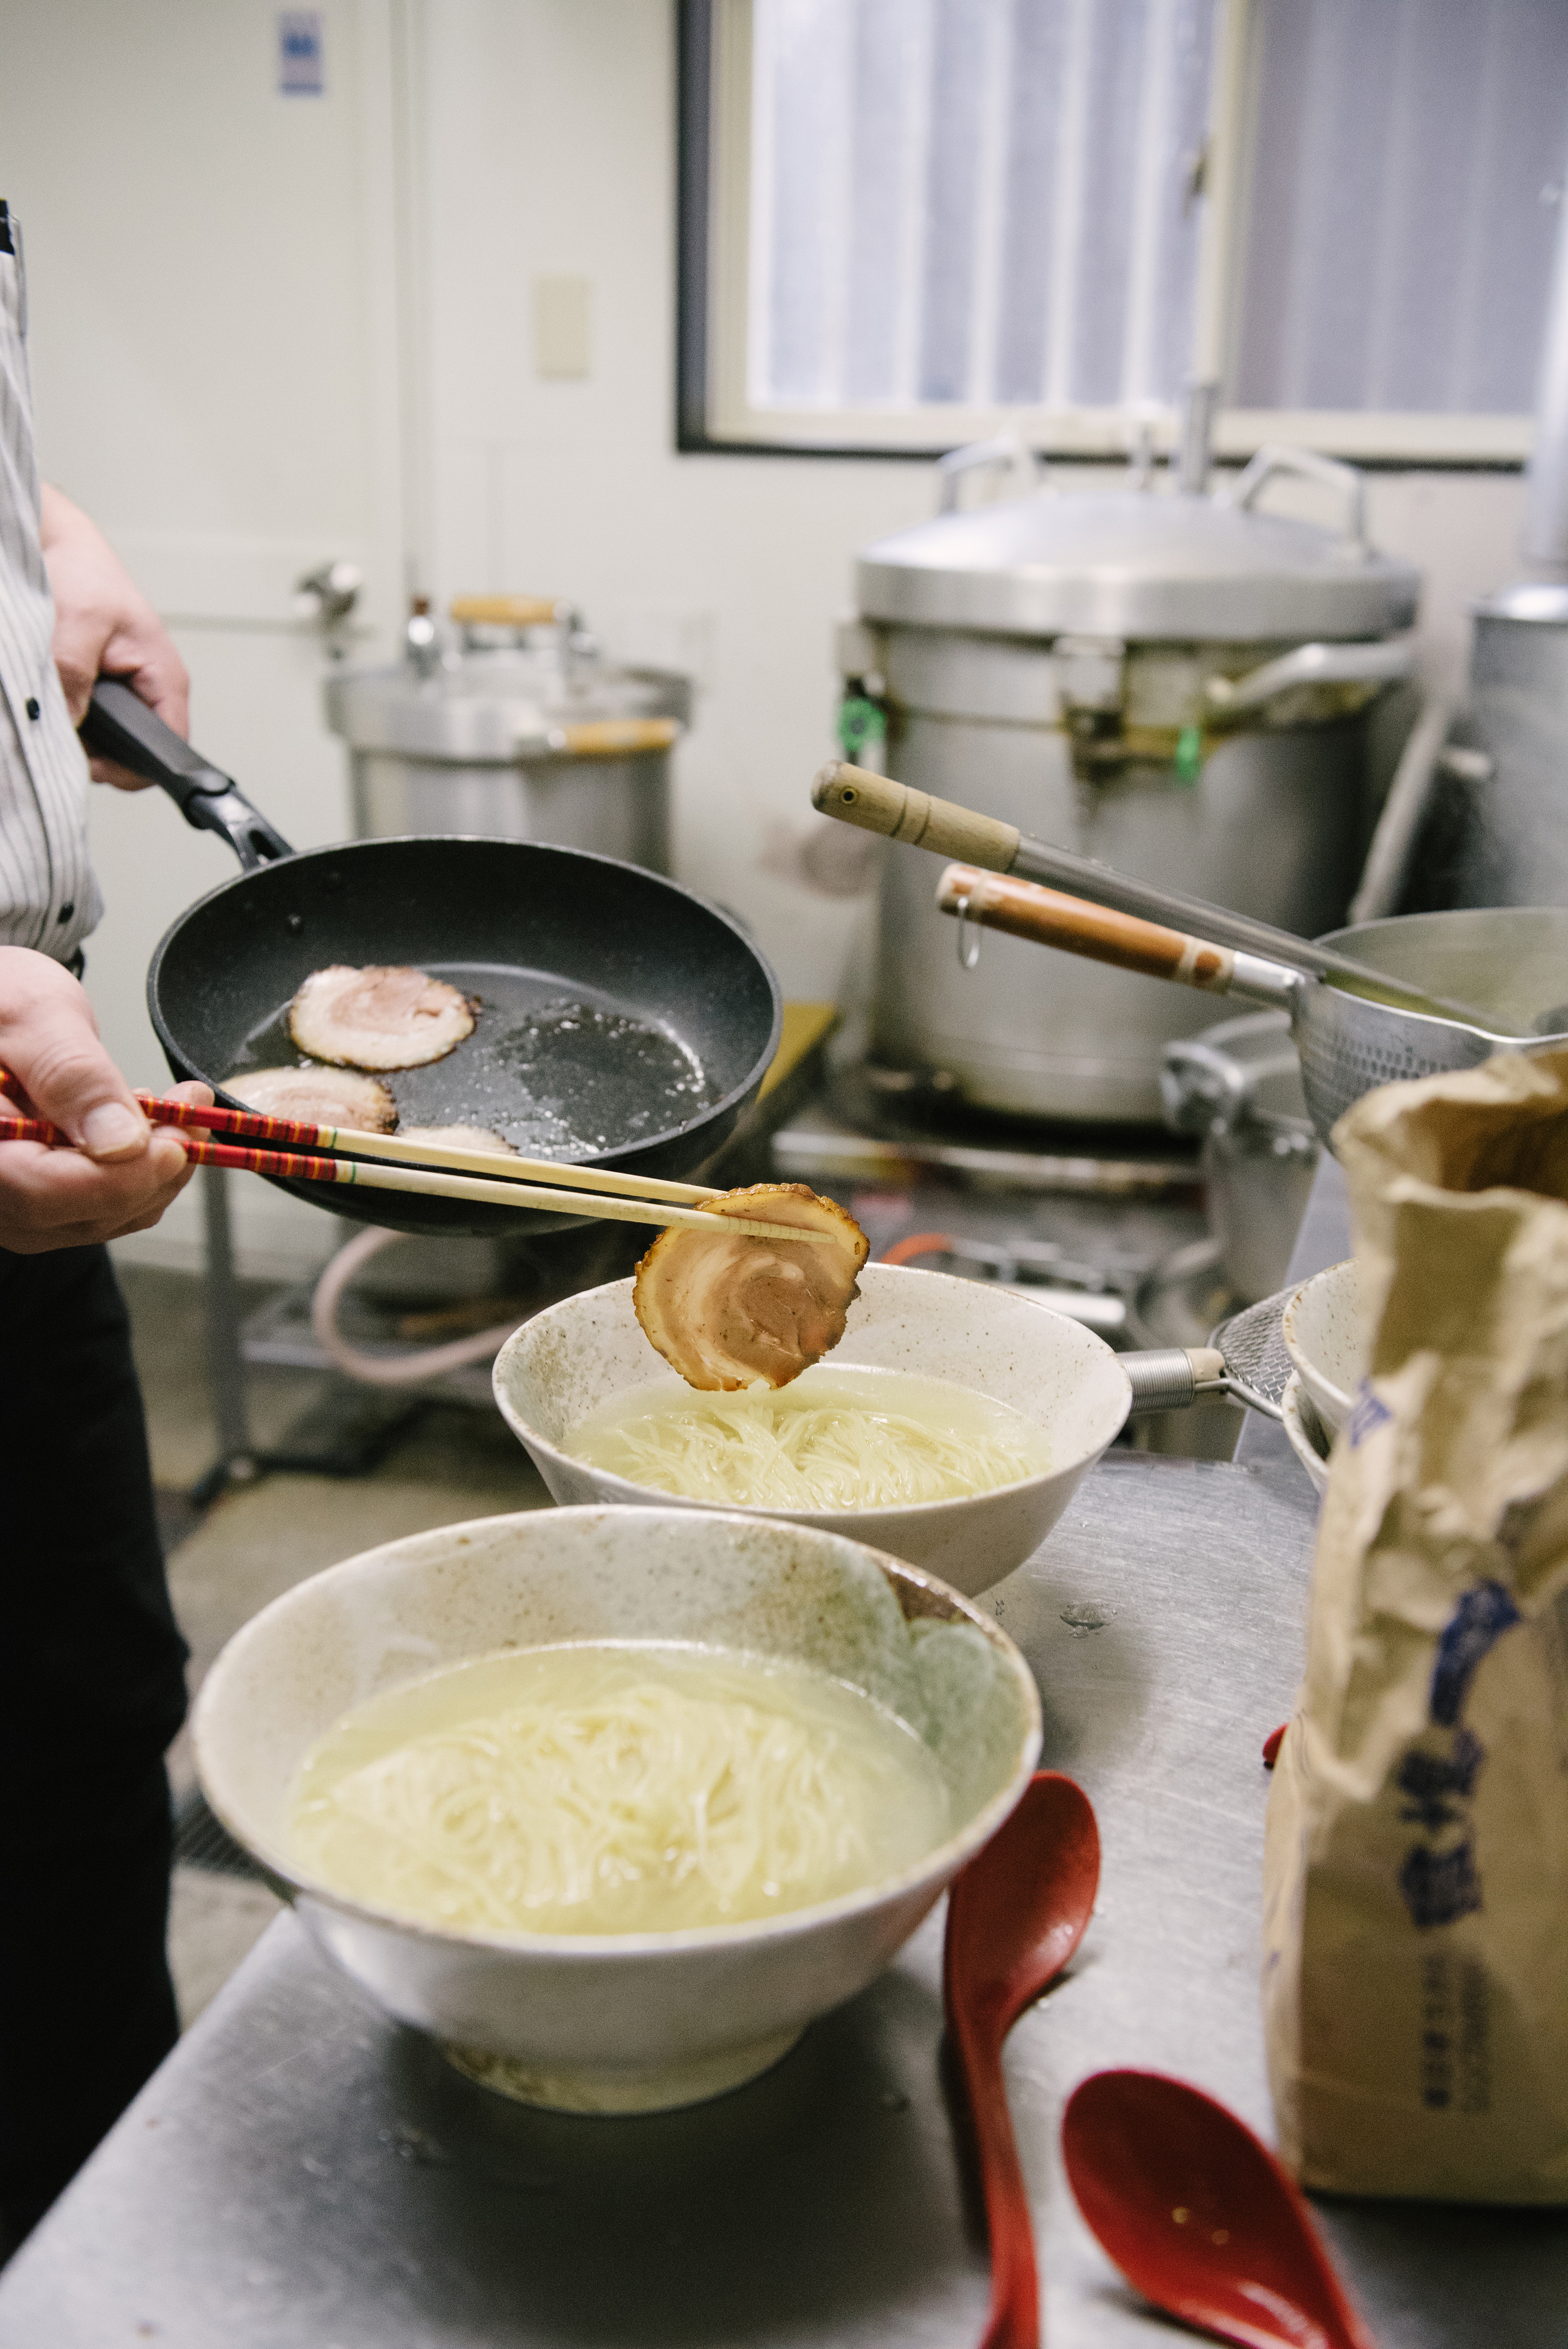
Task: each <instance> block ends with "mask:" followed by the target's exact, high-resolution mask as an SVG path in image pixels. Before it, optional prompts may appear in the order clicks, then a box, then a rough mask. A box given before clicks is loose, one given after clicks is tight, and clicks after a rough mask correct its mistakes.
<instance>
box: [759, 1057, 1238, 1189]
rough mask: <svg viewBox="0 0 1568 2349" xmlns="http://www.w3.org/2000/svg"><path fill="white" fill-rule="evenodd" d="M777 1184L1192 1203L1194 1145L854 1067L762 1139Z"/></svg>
mask: <svg viewBox="0 0 1568 2349" xmlns="http://www.w3.org/2000/svg"><path fill="white" fill-rule="evenodd" d="M773 1155H774V1165H775V1167H776V1169H777V1171H778V1173H779V1175H780V1176H782V1177H783V1178H785V1179H786V1180H789V1181H797V1182H803V1181H809V1180H810V1172H809V1171H808V1170H812V1171H814V1172H815V1173H817V1174H821V1175H824V1176H826V1177H828V1178H829V1179H835V1178H836V1179H837V1180H839V1181H841V1182H843V1181H849V1182H851V1183H876V1184H888V1185H894V1184H904V1185H907V1184H909V1183H912V1182H914V1181H917V1180H919V1179H920V1178H921V1176H922V1175H923V1174H926V1173H929V1174H930V1175H931V1176H932V1177H933V1178H934V1179H935V1180H937V1181H939V1182H943V1183H945V1184H947V1185H951V1186H953V1187H955V1188H959V1189H964V1190H969V1191H976V1192H1002V1193H1012V1194H1020V1195H1023V1194H1030V1193H1033V1194H1037V1195H1042V1196H1044V1195H1049V1194H1052V1193H1055V1194H1057V1195H1063V1196H1073V1195H1078V1196H1088V1197H1099V1198H1106V1199H1171V1200H1182V1199H1185V1200H1188V1201H1191V1200H1192V1199H1195V1197H1196V1186H1197V1183H1198V1179H1199V1178H1198V1159H1197V1143H1196V1142H1192V1143H1189V1142H1188V1140H1187V1138H1186V1137H1185V1136H1182V1135H1178V1134H1171V1133H1165V1132H1164V1131H1163V1130H1161V1129H1159V1128H1155V1129H1152V1130H1149V1129H1145V1128H1141V1127H1137V1126H1133V1127H1127V1126H1082V1125H1069V1124H1065V1123H1058V1124H1046V1123H1040V1122H1039V1121H1037V1120H1035V1119H1029V1118H1009V1117H1002V1116H999V1115H997V1114H996V1113H995V1112H991V1111H988V1110H977V1109H975V1108H974V1107H973V1106H971V1105H970V1104H969V1103H967V1102H964V1101H962V1100H961V1099H959V1098H958V1097H957V1095H956V1093H955V1092H954V1087H953V1085H952V1084H951V1082H949V1083H947V1084H944V1083H943V1082H942V1074H941V1071H934V1072H933V1071H904V1070H890V1069H886V1068H882V1067H878V1066H875V1065H874V1064H869V1063H861V1064H860V1065H857V1066H852V1067H850V1068H848V1069H844V1070H841V1071H839V1072H838V1073H837V1075H836V1076H835V1077H834V1078H833V1080H832V1081H831V1082H830V1085H829V1087H828V1089H827V1091H826V1092H824V1093H823V1094H822V1095H821V1097H820V1099H819V1100H818V1101H816V1102H812V1103H811V1105H810V1108H809V1109H808V1110H806V1111H804V1112H802V1113H801V1114H800V1116H799V1117H798V1118H796V1119H794V1120H792V1121H791V1122H790V1123H789V1124H788V1125H786V1126H785V1127H783V1129H782V1130H781V1131H780V1132H779V1133H777V1134H776V1135H775V1136H774V1142H773Z"/></svg>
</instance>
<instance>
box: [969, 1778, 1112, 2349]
mask: <svg viewBox="0 0 1568 2349" xmlns="http://www.w3.org/2000/svg"><path fill="white" fill-rule="evenodd" d="M1098 1886H1099V1828H1098V1827H1097V1826H1096V1825H1095V1819H1094V1812H1093V1811H1092V1810H1091V1808H1090V1807H1089V1800H1088V1795H1086V1794H1085V1793H1084V1792H1083V1790H1082V1788H1081V1787H1079V1786H1075V1785H1074V1784H1073V1782H1072V1780H1071V1779H1070V1778H1064V1777H1062V1776H1061V1775H1059V1774H1058V1773H1057V1771H1055V1770H1041V1771H1039V1772H1038V1773H1037V1775H1036V1776H1035V1777H1033V1778H1032V1779H1031V1780H1030V1781H1029V1785H1028V1787H1027V1790H1026V1793H1025V1795H1024V1799H1023V1801H1022V1802H1021V1803H1020V1804H1019V1805H1018V1807H1017V1809H1016V1811H1015V1812H1014V1813H1013V1816H1012V1817H1011V1818H1010V1819H1009V1820H1008V1821H1007V1823H1006V1826H1003V1827H1001V1828H1000V1829H999V1830H998V1831H997V1833H996V1834H995V1835H994V1836H993V1837H992V1838H991V1840H990V1842H989V1843H988V1844H987V1845H986V1846H985V1850H984V1851H982V1852H980V1853H979V1854H977V1856H976V1857H975V1858H974V1859H972V1860H971V1861H970V1863H969V1865H968V1867H967V1868H965V1869H964V1870H963V1872H962V1874H961V1875H959V1876H958V1877H957V1878H955V1879H954V1886H953V1891H952V1894H951V1896H950V1898H949V1901H948V1909H947V1941H946V1947H945V1949H944V1953H943V1970H942V1994H943V2002H944V2007H945V2009H946V2014H947V2031H948V2036H949V2037H950V2039H951V2040H952V2042H953V2045H954V2050H955V2051H956V2053H957V2056H958V2061H959V2064H960V2066H961V2068H962V2071H963V2075H964V2085H965V2090H966V2091H967V2094H968V2097H969V2108H970V2111H971V2113H972V2114H973V2116H974V2120H975V2145H976V2149H977V2151H978V2154H979V2159H980V2182H981V2187H982V2189H983V2191H984V2194H985V2223H986V2228H987V2230H988V2231H989V2234H990V2238H991V2313H990V2317H989V2319H988V2320H987V2323H986V2326H985V2333H984V2334H983V2335H982V2337H981V2344H980V2349H1038V2344H1039V2338H1040V2295H1039V2285H1038V2283H1037V2280H1036V2276H1035V2242H1034V2235H1033V2232H1032V2230H1031V2227H1030V2223H1029V2198H1028V2195H1027V2193H1026V2190H1025V2186H1024V2173H1023V2170H1022V2169H1021V2168H1020V2167H1019V2164H1018V2148H1017V2146H1016V2143H1015V2141H1014V2137H1013V2123H1012V2120H1011V2117H1010V2116H1009V2115H1008V2111H1007V2092H1006V2086H1005V2085H1004V2083H1003V2078H1002V2042H1003V2041H1004V2040H1005V2039H1006V2036H1007V2033H1008V2032H1009V2031H1010V2030H1011V2029H1012V2027H1013V2025H1014V2023H1016V2021H1017V2019H1018V2017H1019V2015H1020V2014H1022V2013H1023V2012H1024V2009H1025V2008H1026V2006H1028V2005H1030V2004H1031V2003H1032V2002H1033V2001H1034V2000H1036V1999H1037V1998H1038V1997H1039V1995H1040V1992H1042V1991H1043V1990H1044V1989H1046V1987H1047V1984H1048V1983H1050V1982H1054V1981H1055V1979H1056V1977H1057V1974H1059V1973H1060V1971H1061V1970H1062V1968H1063V1967H1064V1966H1065V1965H1066V1964H1067V1961H1068V1959H1069V1958H1070V1957H1071V1956H1072V1953H1073V1951H1075V1950H1076V1949H1077V1947H1078V1943H1079V1941H1081V1940H1082V1939H1083V1932H1084V1927H1085V1926H1086V1925H1087V1924H1088V1920H1089V1915H1090V1912H1091V1910H1092V1909H1093V1908H1094V1896H1095V1891H1096V1889H1097V1888H1098Z"/></svg>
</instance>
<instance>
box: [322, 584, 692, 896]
mask: <svg viewBox="0 0 1568 2349" xmlns="http://www.w3.org/2000/svg"><path fill="white" fill-rule="evenodd" d="M451 610H452V616H453V619H454V621H455V622H456V623H457V625H458V629H459V634H458V636H457V638H456V640H455V641H454V642H452V643H451V644H449V646H448V647H446V648H445V649H443V648H442V647H441V646H440V644H439V642H438V637H437V635H436V630H435V626H434V624H433V623H432V622H430V621H429V620H428V618H424V617H423V616H422V615H417V616H416V618H415V620H414V621H413V622H412V623H411V624H410V627H409V651H408V657H407V659H405V660H403V661H401V662H398V663H397V665H395V666H394V667H388V668H376V669H360V670H351V671H348V672H347V673H346V674H345V675H342V676H338V677H334V678H329V679H328V681H327V685H326V688H325V693H326V715H327V723H328V724H329V725H330V726H331V728H332V729H333V730H334V732H335V733H337V734H341V735H342V736H343V737H344V739H345V740H346V742H347V743H348V746H349V750H350V752H351V754H352V759H353V792H354V821H355V830H356V833H358V834H359V835H360V837H361V838H372V839H375V838H382V839H384V838H387V837H397V836H399V835H401V834H403V833H469V834H470V835H471V834H480V835H489V836H490V837H492V838H497V839H501V840H530V841H539V842H542V843H547V844H548V845H549V846H551V847H556V848H583V849H587V850H589V851H591V852H592V853H593V854H596V855H600V856H614V857H618V858H620V859H622V860H623V861H624V862H625V863H627V864H643V865H646V866H647V867H648V868H649V869H650V870H651V871H653V872H655V873H667V872H668V871H669V864H670V855H669V754H670V749H671V746H672V744H673V743H674V742H675V741H676V739H677V737H678V736H679V735H680V733H681V732H682V730H683V729H684V728H685V726H686V723H687V721H688V719H689V717H690V708H691V686H690V682H689V680H688V679H687V678H684V677H681V676H678V675H676V674H675V673H674V672H672V671H667V670H662V669H641V668H622V667H616V666H615V665H614V663H612V662H610V661H608V660H606V659H605V658H604V657H603V655H602V653H601V652H600V651H599V649H598V647H596V646H595V645H594V644H593V641H592V639H591V638H589V637H588V636H586V635H585V634H584V633H583V629H582V627H581V626H580V624H579V623H578V621H577V619H576V616H575V615H573V614H572V613H569V612H567V611H566V610H565V608H564V607H563V606H556V605H551V604H549V603H546V602H540V601H538V600H536V599H533V598H530V597H520V596H505V595H502V596H469V597H466V598H459V600H458V601H457V602H455V603H454V604H453V605H452V607H451Z"/></svg>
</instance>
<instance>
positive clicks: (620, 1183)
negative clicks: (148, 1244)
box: [0, 1070, 825, 1240]
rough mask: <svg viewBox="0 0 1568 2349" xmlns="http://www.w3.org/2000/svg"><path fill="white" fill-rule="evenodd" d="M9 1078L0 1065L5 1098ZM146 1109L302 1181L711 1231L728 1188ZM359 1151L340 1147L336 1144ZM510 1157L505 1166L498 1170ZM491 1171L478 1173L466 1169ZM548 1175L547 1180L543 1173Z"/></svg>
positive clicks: (754, 1224) (13, 1134) (244, 1161)
mask: <svg viewBox="0 0 1568 2349" xmlns="http://www.w3.org/2000/svg"><path fill="white" fill-rule="evenodd" d="M10 1081H11V1080H10V1079H9V1078H8V1077H7V1076H6V1074H5V1071H3V1070H0V1102H3V1101H4V1090H3V1089H4V1087H5V1085H6V1084H7V1083H9V1082H10ZM136 1098H137V1101H138V1102H139V1105H140V1108H141V1111H142V1114H143V1115H144V1116H145V1117H147V1118H150V1120H151V1121H152V1123H154V1124H156V1125H174V1126H179V1127H181V1128H182V1129H183V1130H184V1132H185V1133H186V1134H187V1136H188V1137H191V1138H188V1139H187V1141H186V1143H185V1154H186V1156H187V1157H188V1158H191V1159H193V1160H194V1161H195V1162H196V1164H198V1165H200V1166H232V1167H234V1168H236V1169H238V1170H240V1171H242V1172H243V1173H246V1174H273V1175H282V1176H284V1178H286V1179H287V1180H288V1181H291V1182H296V1183H338V1184H353V1185H356V1186H358V1187H359V1188H362V1189H369V1190H373V1191H413V1192H418V1193H419V1194H421V1195H424V1196H425V1197H427V1198H437V1199H469V1200H474V1201H477V1202H479V1203H480V1205H482V1206H498V1207H530V1208H539V1209H542V1210H544V1211H546V1212H550V1213H554V1214H558V1215H559V1214H565V1215H574V1216H596V1217H599V1218H601V1219H602V1220H603V1221H606V1222H609V1223H624V1224H665V1225H668V1224H678V1225H684V1226H686V1227H688V1228H689V1229H691V1230H693V1231H700V1232H711V1231H712V1229H713V1220H714V1219H713V1217H712V1216H707V1215H704V1214H703V1213H701V1212H700V1208H699V1206H698V1205H697V1204H696V1203H698V1202H700V1201H702V1200H705V1199H721V1198H723V1197H724V1196H725V1194H724V1193H723V1192H722V1191H716V1190H712V1189H708V1188H707V1187H705V1186H704V1185H702V1184H699V1183H667V1182H665V1181H663V1180H662V1179H661V1178H660V1177H659V1176H657V1175H654V1174H617V1173H615V1172H614V1171H613V1170H611V1169H610V1168H607V1167H598V1166H595V1167H580V1166H563V1165H558V1164H555V1163H554V1162H553V1161H552V1160H550V1159H545V1158H521V1157H519V1158H513V1157H511V1156H510V1155H509V1156H508V1157H507V1158H506V1159H505V1160H504V1161H503V1160H502V1159H501V1158H500V1154H499V1153H497V1152H495V1151H482V1150H465V1149H462V1148H459V1147H456V1146H454V1145H452V1144H450V1143H424V1142H408V1141H405V1140H400V1139H399V1138H398V1136H397V1135H396V1134H392V1133H358V1132H356V1130H355V1129H354V1128H353V1127H350V1126H336V1125H307V1124H302V1123H296V1122H295V1121H294V1120H292V1119H289V1118H281V1117H263V1116H261V1115H259V1114H258V1113H257V1112H253V1111H251V1110H233V1109H220V1108H218V1107H216V1106H214V1107H212V1108H211V1109H207V1108H203V1107H202V1106H201V1103H200V1102H182V1101H170V1099H169V1098H168V1097H167V1096H166V1095H164V1094H161V1093H143V1092H139V1093H138V1094H137V1096H136ZM201 1133H227V1134H232V1135H235V1136H239V1137H242V1140H243V1142H244V1143H247V1144H251V1145H254V1144H255V1143H287V1144H290V1145H292V1146H291V1147H289V1148H285V1149H281V1150H280V1149H275V1148H274V1149H257V1148H255V1147H254V1146H251V1147H241V1146H239V1145H238V1144H237V1143H222V1142H204V1141H201V1140H197V1139H195V1138H193V1137H195V1136H196V1135H199V1134H201ZM0 1142H46V1143H50V1144H51V1145H53V1146H54V1147H57V1148H60V1147H64V1148H66V1149H70V1148H72V1147H73V1146H74V1145H73V1144H72V1143H71V1139H70V1136H69V1135H68V1134H67V1133H64V1132H62V1130H61V1129H60V1128H59V1127H58V1126H57V1125H52V1124H50V1123H49V1122H48V1121H47V1119H45V1118H36V1117H26V1116H23V1115H21V1114H20V1113H18V1114H16V1115H15V1116H10V1117H7V1116H4V1115H0ZM340 1151H341V1152H345V1153H352V1155H351V1156H350V1155H345V1156H341V1157H340V1156H337V1155H335V1153H337V1152H340ZM503 1164H504V1167H505V1173H504V1174H501V1173H500V1168H501V1167H502V1165H503ZM474 1167H483V1168H487V1169H491V1170H494V1171H493V1172H491V1173H490V1174H486V1175H483V1176H480V1175H476V1174H472V1173H470V1172H468V1171H466V1170H469V1169H471V1168H474ZM542 1177H544V1178H548V1179H546V1180H541V1179H540V1178H542ZM724 1228H725V1230H726V1231H727V1232H736V1233H743V1234H745V1235H746V1236H747V1237H748V1238H752V1239H766V1240H801V1239H816V1238H820V1237H825V1236H824V1235H821V1234H818V1233H814V1232H810V1231H803V1230H801V1229H800V1228H799V1226H793V1225H788V1224H769V1223H763V1222H760V1221H758V1220H757V1219H756V1218H754V1217H752V1216H726V1217H725V1218H724Z"/></svg>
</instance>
